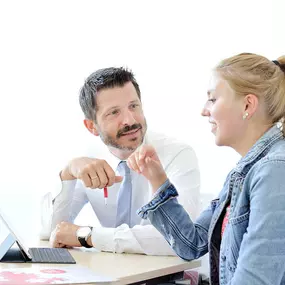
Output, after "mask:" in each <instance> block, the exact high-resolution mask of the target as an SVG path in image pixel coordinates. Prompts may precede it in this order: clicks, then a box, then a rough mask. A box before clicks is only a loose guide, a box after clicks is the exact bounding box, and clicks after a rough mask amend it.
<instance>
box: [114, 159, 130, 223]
mask: <svg viewBox="0 0 285 285" xmlns="http://www.w3.org/2000/svg"><path fill="white" fill-rule="evenodd" d="M118 171H119V174H120V175H121V176H123V177H124V179H123V182H122V184H121V186H120V189H119V193H118V198H117V218H116V227H118V226H120V225H121V224H127V225H129V226H131V209H132V180H131V171H130V168H129V167H128V165H127V163H126V162H125V161H121V162H120V163H119V165H118Z"/></svg>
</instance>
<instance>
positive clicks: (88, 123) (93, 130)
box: [83, 119, 99, 136]
mask: <svg viewBox="0 0 285 285" xmlns="http://www.w3.org/2000/svg"><path fill="white" fill-rule="evenodd" d="M83 122H84V126H85V127H86V129H87V130H88V131H89V132H90V133H91V134H93V135H94V136H99V133H98V130H97V128H96V125H95V123H94V122H93V121H91V120H88V119H84V121H83Z"/></svg>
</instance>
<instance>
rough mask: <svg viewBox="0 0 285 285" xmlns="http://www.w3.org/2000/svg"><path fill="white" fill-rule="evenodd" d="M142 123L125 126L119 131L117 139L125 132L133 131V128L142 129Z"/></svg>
mask: <svg viewBox="0 0 285 285" xmlns="http://www.w3.org/2000/svg"><path fill="white" fill-rule="evenodd" d="M141 128H142V125H141V124H133V125H131V126H125V127H124V128H122V129H120V130H119V131H118V133H117V139H119V138H120V137H121V136H122V135H123V134H124V133H127V132H130V131H133V130H138V129H141Z"/></svg>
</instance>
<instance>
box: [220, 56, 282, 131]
mask: <svg viewBox="0 0 285 285" xmlns="http://www.w3.org/2000/svg"><path fill="white" fill-rule="evenodd" d="M215 71H216V72H218V74H219V75H220V76H221V77H222V78H223V79H225V80H226V81H227V82H228V84H229V85H230V87H231V88H232V89H233V90H234V92H235V93H236V95H238V96H246V95H248V94H254V95H256V96H257V97H258V98H259V99H261V100H262V101H263V102H264V106H265V111H266V113H267V114H266V115H267V117H268V118H269V119H270V120H271V122H272V124H274V123H277V122H278V121H282V122H283V134H284V135H285V122H284V121H285V120H284V119H285V56H281V57H279V58H278V59H277V62H276V63H274V62H272V61H270V60H268V59H267V58H265V57H263V56H260V55H257V54H252V53H242V54H238V55H236V56H233V57H230V58H226V59H224V60H222V61H221V62H220V63H219V64H218V65H217V66H216V68H215Z"/></svg>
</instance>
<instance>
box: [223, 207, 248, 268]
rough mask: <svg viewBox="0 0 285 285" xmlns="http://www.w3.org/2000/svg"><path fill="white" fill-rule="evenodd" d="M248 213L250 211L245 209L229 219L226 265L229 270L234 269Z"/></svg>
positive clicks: (246, 225)
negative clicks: (244, 211)
mask: <svg viewBox="0 0 285 285" xmlns="http://www.w3.org/2000/svg"><path fill="white" fill-rule="evenodd" d="M249 213H250V211H247V212H246V213H244V214H242V215H240V216H238V217H234V218H231V219H230V220H229V225H228V226H229V231H228V234H229V245H228V248H229V251H228V258H227V267H228V269H229V270H231V271H235V269H236V266H237V260H238V257H239V250H240V245H241V242H242V239H243V235H244V234H245V233H246V231H247V227H248V220H249Z"/></svg>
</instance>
